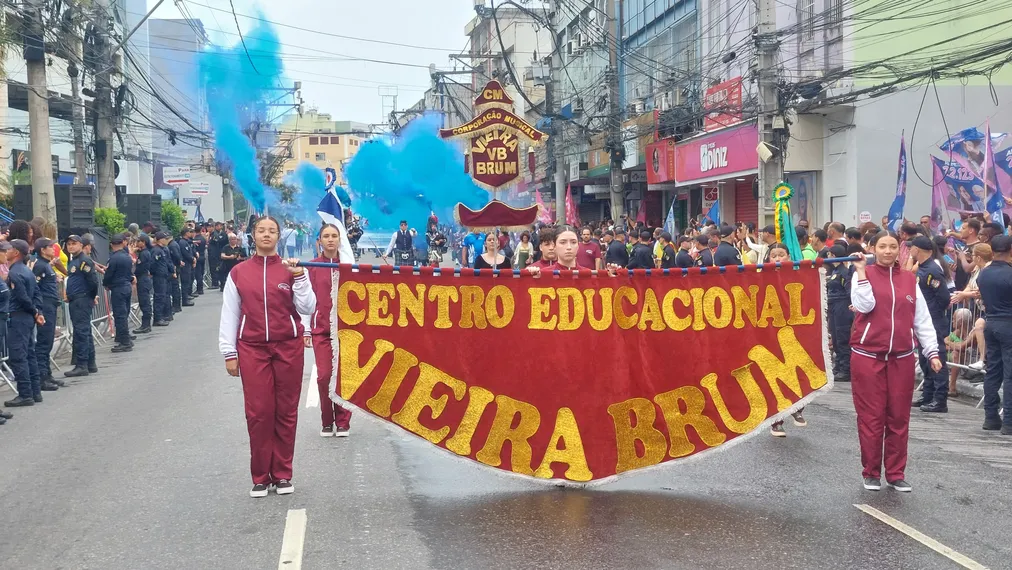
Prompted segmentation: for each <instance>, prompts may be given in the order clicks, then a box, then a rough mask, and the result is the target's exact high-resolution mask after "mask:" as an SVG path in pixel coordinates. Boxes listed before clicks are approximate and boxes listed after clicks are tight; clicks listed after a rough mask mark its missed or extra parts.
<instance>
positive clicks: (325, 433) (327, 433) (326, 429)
mask: <svg viewBox="0 0 1012 570" xmlns="http://www.w3.org/2000/svg"><path fill="white" fill-rule="evenodd" d="M320 437H334V424H331V425H329V426H323V429H321V430H320Z"/></svg>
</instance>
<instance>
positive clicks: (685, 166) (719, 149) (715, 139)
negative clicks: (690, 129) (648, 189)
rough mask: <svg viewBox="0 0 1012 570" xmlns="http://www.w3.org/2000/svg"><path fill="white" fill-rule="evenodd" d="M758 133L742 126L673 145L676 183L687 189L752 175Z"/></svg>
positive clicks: (756, 161) (754, 129) (754, 165)
mask: <svg viewBox="0 0 1012 570" xmlns="http://www.w3.org/2000/svg"><path fill="white" fill-rule="evenodd" d="M758 142H759V130H758V128H756V126H755V125H753V124H749V125H742V126H740V127H737V128H734V129H728V130H725V131H720V132H717V133H713V134H711V135H704V136H701V137H697V138H695V139H691V140H689V141H686V142H683V143H681V144H678V145H675V180H677V181H678V184H679V185H680V186H681V185H688V184H692V183H697V182H705V181H708V180H719V179H721V178H728V177H730V176H731V175H735V174H741V173H747V172H751V171H754V170H756V169H757V168H758V166H759V156H758V154H757V153H756V145H757V144H758Z"/></svg>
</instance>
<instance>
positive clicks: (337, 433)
mask: <svg viewBox="0 0 1012 570" xmlns="http://www.w3.org/2000/svg"><path fill="white" fill-rule="evenodd" d="M350 432H351V428H343V427H335V428H334V437H348V435H349V433H350Z"/></svg>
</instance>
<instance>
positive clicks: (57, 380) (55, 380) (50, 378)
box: [49, 376, 67, 388]
mask: <svg viewBox="0 0 1012 570" xmlns="http://www.w3.org/2000/svg"><path fill="white" fill-rule="evenodd" d="M49 381H50V382H52V383H53V384H56V385H57V386H59V387H60V388H63V387H64V386H66V385H67V383H66V382H64V381H63V380H60V379H59V378H53V377H52V376H50V377H49Z"/></svg>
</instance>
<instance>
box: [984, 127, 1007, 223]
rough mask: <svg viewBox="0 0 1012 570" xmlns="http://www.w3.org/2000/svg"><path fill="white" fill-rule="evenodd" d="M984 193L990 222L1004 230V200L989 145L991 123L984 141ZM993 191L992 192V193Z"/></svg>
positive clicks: (991, 147) (991, 149)
mask: <svg viewBox="0 0 1012 570" xmlns="http://www.w3.org/2000/svg"><path fill="white" fill-rule="evenodd" d="M983 178H984V190H985V191H984V193H985V194H986V195H987V211H988V213H989V214H991V221H992V222H994V223H996V224H998V225H999V226H1001V227H1002V229H1004V228H1005V217H1004V216H1002V213H1003V210H1004V209H1005V198H1004V197H1003V196H1002V193H1001V188H999V187H998V176H997V172H995V163H994V146H993V145H992V144H991V122H990V121H988V124H987V136H986V137H985V139H984V176H983ZM992 190H993V191H992Z"/></svg>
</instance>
